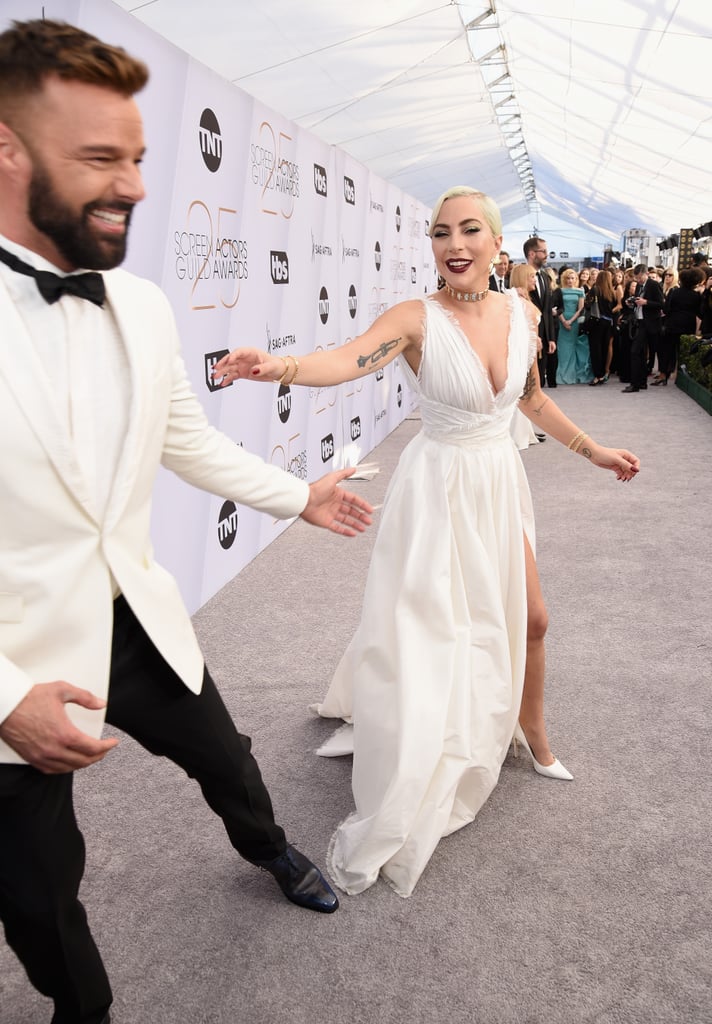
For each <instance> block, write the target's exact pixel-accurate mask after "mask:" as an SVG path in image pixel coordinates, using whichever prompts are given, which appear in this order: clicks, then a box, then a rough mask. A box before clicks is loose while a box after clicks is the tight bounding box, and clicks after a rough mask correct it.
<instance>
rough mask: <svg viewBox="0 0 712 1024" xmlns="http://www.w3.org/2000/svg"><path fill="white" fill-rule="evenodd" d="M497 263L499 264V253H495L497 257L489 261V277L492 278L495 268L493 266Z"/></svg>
mask: <svg viewBox="0 0 712 1024" xmlns="http://www.w3.org/2000/svg"><path fill="white" fill-rule="evenodd" d="M498 263H499V253H497V255H496V256H495V257H494V258H493V259H491V260H490V265H489V276H490V277H492V274H494V268H495V266H496V265H497V264H498Z"/></svg>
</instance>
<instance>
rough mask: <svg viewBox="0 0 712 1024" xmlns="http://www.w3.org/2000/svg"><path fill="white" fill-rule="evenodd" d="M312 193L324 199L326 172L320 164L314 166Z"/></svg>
mask: <svg viewBox="0 0 712 1024" xmlns="http://www.w3.org/2000/svg"><path fill="white" fill-rule="evenodd" d="M314 191H315V192H316V194H317V195H318V196H324V198H326V171H325V169H324V168H323V167H322V166H321V165H320V164H314Z"/></svg>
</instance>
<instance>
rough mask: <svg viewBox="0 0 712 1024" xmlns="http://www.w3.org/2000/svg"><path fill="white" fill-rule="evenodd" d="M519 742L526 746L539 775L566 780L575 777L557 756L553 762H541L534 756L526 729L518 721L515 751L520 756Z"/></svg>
mask: <svg viewBox="0 0 712 1024" xmlns="http://www.w3.org/2000/svg"><path fill="white" fill-rule="evenodd" d="M518 743H521V745H522V746H523V747H524V749H525V750H526V752H527V753H528V754H529V756H530V757H531V759H532V764H533V765H534V771H535V772H537V773H538V774H539V775H543V776H544V778H546V779H561V780H562V781H564V782H571V780H572V779H573V775H572V774H571V772H570V771H567V770H566V768H564V766H563V764H562V763H561V761H559V759H558V758H557V757H555V758H554V763H553V764H539V762H538V761H537V759H536V758H535V757H534V754H533V753H532V748H531V747H530V746H529V744H528V743H527V738H526V736H525V735H524V730H523V729H522V727H521V725H520V724H519V722H517V727H516V729H515V730H514V753H515V755H517V756H519V755H518V752H517V744H518Z"/></svg>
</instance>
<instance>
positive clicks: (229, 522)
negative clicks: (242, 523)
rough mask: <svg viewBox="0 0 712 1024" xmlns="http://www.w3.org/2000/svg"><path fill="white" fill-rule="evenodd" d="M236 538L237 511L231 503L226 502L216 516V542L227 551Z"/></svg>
mask: <svg viewBox="0 0 712 1024" xmlns="http://www.w3.org/2000/svg"><path fill="white" fill-rule="evenodd" d="M235 537H237V509H236V508H235V504H234V502H232V501H226V502H225V504H224V505H223V507H222V508H221V509H220V515H219V516H218V541H219V543H220V547H221V548H223V549H224V550H225V551H227V549H228V548H231V547H232V545H233V544H234V543H235Z"/></svg>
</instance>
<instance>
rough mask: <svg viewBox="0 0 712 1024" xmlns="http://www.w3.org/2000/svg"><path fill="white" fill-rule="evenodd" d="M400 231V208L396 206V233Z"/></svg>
mask: <svg viewBox="0 0 712 1024" xmlns="http://www.w3.org/2000/svg"><path fill="white" fill-rule="evenodd" d="M400 229H401V212H400V206H396V231H400Z"/></svg>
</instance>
